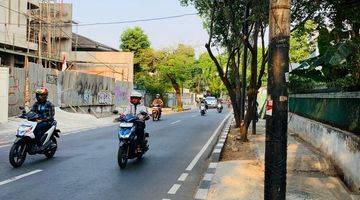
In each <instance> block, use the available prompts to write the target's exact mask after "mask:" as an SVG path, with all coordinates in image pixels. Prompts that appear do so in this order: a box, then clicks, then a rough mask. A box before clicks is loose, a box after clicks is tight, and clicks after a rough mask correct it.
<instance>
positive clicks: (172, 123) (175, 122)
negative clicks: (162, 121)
mask: <svg viewBox="0 0 360 200" xmlns="http://www.w3.org/2000/svg"><path fill="white" fill-rule="evenodd" d="M179 122H181V120H177V121H174V122H171V123H170V124H171V125H174V124H177V123H179Z"/></svg>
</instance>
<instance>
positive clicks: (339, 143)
mask: <svg viewBox="0 0 360 200" xmlns="http://www.w3.org/2000/svg"><path fill="white" fill-rule="evenodd" d="M288 127H289V130H290V131H293V132H295V133H296V134H298V136H299V137H300V138H302V139H303V140H305V141H306V142H308V143H310V144H311V145H312V146H314V147H315V148H317V149H318V150H320V151H321V152H322V153H323V154H325V155H326V156H328V157H329V158H330V159H331V160H332V162H333V164H335V165H336V166H337V167H338V168H339V169H341V171H342V173H343V175H344V181H345V182H346V183H347V185H349V186H350V188H351V189H352V190H353V191H355V192H360V137H358V136H356V135H355V134H353V133H349V132H346V131H342V130H340V129H337V128H334V127H331V126H329V125H325V124H322V123H319V122H316V121H313V120H310V119H307V118H304V117H301V116H299V115H296V114H293V113H289V126H288Z"/></svg>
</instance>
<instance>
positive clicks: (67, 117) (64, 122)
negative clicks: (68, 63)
mask: <svg viewBox="0 0 360 200" xmlns="http://www.w3.org/2000/svg"><path fill="white" fill-rule="evenodd" d="M115 117H116V116H110V117H105V118H99V119H98V118H96V117H94V116H92V115H89V114H79V113H70V112H66V111H63V110H61V109H60V108H55V119H56V121H57V122H58V128H59V129H60V130H61V132H62V134H64V133H70V132H77V131H82V130H88V129H94V128H98V127H103V126H110V125H112V124H114V123H113V120H114V118H115ZM22 121H24V119H20V118H16V117H11V118H10V119H9V121H8V122H7V123H0V145H5V144H9V143H11V142H12V141H14V139H15V133H16V130H17V128H18V126H19V124H20V123H21V122H22Z"/></svg>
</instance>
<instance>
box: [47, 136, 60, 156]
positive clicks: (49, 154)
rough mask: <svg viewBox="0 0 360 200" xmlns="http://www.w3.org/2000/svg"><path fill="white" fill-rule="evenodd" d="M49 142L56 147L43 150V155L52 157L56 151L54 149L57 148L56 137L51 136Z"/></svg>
mask: <svg viewBox="0 0 360 200" xmlns="http://www.w3.org/2000/svg"><path fill="white" fill-rule="evenodd" d="M51 142H52V143H53V144H55V145H56V147H54V148H52V149H50V150H48V151H45V152H44V155H45V156H46V157H47V158H52V157H54V155H55V153H56V150H57V141H56V139H55V138H51Z"/></svg>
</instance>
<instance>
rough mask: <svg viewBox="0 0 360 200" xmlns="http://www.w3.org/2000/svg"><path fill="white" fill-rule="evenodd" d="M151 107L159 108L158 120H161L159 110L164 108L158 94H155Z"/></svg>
mask: <svg viewBox="0 0 360 200" xmlns="http://www.w3.org/2000/svg"><path fill="white" fill-rule="evenodd" d="M152 105H153V106H158V107H159V118H161V112H162V109H161V108H162V107H163V106H164V102H163V100H161V98H160V94H156V96H155V99H154V101H153V102H152Z"/></svg>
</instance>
